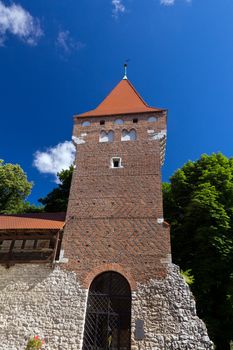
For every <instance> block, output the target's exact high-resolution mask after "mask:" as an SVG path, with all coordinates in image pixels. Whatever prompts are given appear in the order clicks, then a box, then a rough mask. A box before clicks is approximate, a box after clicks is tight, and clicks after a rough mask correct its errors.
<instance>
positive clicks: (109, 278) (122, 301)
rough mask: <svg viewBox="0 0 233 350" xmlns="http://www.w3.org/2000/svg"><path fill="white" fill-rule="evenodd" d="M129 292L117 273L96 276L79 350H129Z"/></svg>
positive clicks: (89, 295) (91, 288)
mask: <svg viewBox="0 0 233 350" xmlns="http://www.w3.org/2000/svg"><path fill="white" fill-rule="evenodd" d="M130 334H131V289H130V286H129V283H128V281H127V280H126V279H125V278H124V277H123V276H122V275H121V274H119V273H117V272H113V271H108V272H104V273H102V274H101V275H99V276H97V277H96V278H95V279H94V280H93V282H92V284H91V286H90V289H89V293H88V300H87V310H86V319H85V329H84V339H83V349H82V350H90V349H93V350H98V349H104V350H105V349H124V350H130V338H131V335H130Z"/></svg>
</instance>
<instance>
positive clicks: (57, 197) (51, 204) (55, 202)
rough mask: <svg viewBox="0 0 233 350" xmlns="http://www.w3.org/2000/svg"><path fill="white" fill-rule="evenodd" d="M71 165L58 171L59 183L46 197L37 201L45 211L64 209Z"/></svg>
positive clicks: (70, 177) (71, 169)
mask: <svg viewBox="0 0 233 350" xmlns="http://www.w3.org/2000/svg"><path fill="white" fill-rule="evenodd" d="M72 173H73V166H70V168H69V169H67V170H62V171H61V172H60V173H58V174H57V175H58V178H59V180H60V184H59V185H58V187H56V188H54V189H53V190H52V191H51V192H50V193H48V194H47V196H46V197H44V198H40V199H39V202H40V203H42V204H43V205H44V210H45V211H47V212H58V211H66V209H67V204H68V198H69V192H70V184H71V179H72Z"/></svg>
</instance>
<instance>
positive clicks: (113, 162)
mask: <svg viewBox="0 0 233 350" xmlns="http://www.w3.org/2000/svg"><path fill="white" fill-rule="evenodd" d="M111 168H122V165H121V158H119V157H114V158H112V159H111Z"/></svg>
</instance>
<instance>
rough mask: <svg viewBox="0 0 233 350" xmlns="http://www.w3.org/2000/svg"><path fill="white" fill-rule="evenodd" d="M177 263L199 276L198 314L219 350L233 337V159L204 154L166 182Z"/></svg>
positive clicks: (166, 202)
mask: <svg viewBox="0 0 233 350" xmlns="http://www.w3.org/2000/svg"><path fill="white" fill-rule="evenodd" d="M163 196H164V213H165V218H166V220H167V221H168V222H169V223H170V225H171V242H172V255H173V261H174V262H175V263H176V264H178V265H179V266H180V267H181V268H182V270H184V271H189V274H190V273H191V275H192V276H193V277H194V278H193V280H192V284H191V288H192V290H193V293H194V295H195V298H196V301H197V310H198V314H199V316H200V317H201V318H202V319H203V320H204V321H205V322H206V324H207V328H208V331H209V334H210V337H211V338H212V339H213V341H214V343H215V344H216V346H217V349H218V350H227V349H229V342H230V340H231V339H233V327H232V325H233V158H230V159H228V158H227V157H225V156H223V155H222V154H221V153H218V154H212V155H211V156H208V155H203V156H202V157H201V158H200V159H199V160H197V161H195V162H191V161H189V162H188V163H187V164H185V165H184V166H183V167H182V168H181V169H179V170H177V171H176V172H175V173H174V175H173V176H172V177H171V179H170V183H169V184H168V183H165V184H163Z"/></svg>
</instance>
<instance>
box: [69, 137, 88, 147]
mask: <svg viewBox="0 0 233 350" xmlns="http://www.w3.org/2000/svg"><path fill="white" fill-rule="evenodd" d="M72 141H73V142H74V143H75V144H76V145H81V144H83V143H85V142H86V141H85V140H84V136H80V137H77V136H72Z"/></svg>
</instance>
